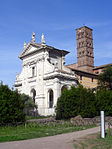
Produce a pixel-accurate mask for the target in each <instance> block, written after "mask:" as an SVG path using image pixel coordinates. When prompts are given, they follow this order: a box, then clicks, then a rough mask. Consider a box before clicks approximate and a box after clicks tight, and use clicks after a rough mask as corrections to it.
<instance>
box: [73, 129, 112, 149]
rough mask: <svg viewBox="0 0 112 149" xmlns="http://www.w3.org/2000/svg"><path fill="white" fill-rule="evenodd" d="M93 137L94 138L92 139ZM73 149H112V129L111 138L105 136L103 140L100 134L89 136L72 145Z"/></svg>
mask: <svg viewBox="0 0 112 149" xmlns="http://www.w3.org/2000/svg"><path fill="white" fill-rule="evenodd" d="M92 136H95V137H92ZM74 148H75V149H87V148H91V149H112V129H111V136H108V134H107V135H106V137H105V139H102V138H101V137H100V134H97V135H96V134H94V135H89V136H88V137H86V138H82V139H81V140H80V141H77V142H76V143H75V144H74Z"/></svg>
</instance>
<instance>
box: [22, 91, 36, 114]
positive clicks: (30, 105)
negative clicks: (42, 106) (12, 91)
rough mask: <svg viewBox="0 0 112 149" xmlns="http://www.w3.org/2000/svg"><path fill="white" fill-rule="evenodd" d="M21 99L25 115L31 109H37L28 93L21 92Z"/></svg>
mask: <svg viewBox="0 0 112 149" xmlns="http://www.w3.org/2000/svg"><path fill="white" fill-rule="evenodd" d="M21 100H22V102H23V104H24V109H23V111H24V113H25V114H26V115H27V114H28V113H29V112H30V111H31V110H32V109H33V110H34V109H36V110H37V108H38V107H37V105H36V104H35V103H34V102H33V100H32V98H31V97H30V96H28V95H25V94H21Z"/></svg>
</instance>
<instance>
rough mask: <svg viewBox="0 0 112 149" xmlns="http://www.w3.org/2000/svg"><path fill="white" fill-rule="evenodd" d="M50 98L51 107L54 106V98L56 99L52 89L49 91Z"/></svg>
mask: <svg viewBox="0 0 112 149" xmlns="http://www.w3.org/2000/svg"><path fill="white" fill-rule="evenodd" d="M48 94H49V95H48V98H49V108H53V100H54V94H53V90H52V89H50V90H49V91H48Z"/></svg>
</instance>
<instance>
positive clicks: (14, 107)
mask: <svg viewBox="0 0 112 149" xmlns="http://www.w3.org/2000/svg"><path fill="white" fill-rule="evenodd" d="M34 108H36V109H37V106H36V105H35V103H34V102H33V100H32V98H31V97H29V96H28V95H25V94H19V93H18V91H17V90H15V91H13V90H11V89H10V88H9V87H8V86H7V85H3V83H2V82H1V83H0V124H1V123H2V124H8V123H11V124H15V123H18V122H24V121H25V114H27V113H28V112H29V111H30V110H31V109H33V110H34Z"/></svg>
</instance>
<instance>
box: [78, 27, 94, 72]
mask: <svg viewBox="0 0 112 149" xmlns="http://www.w3.org/2000/svg"><path fill="white" fill-rule="evenodd" d="M76 32H77V35H76V36H77V64H78V68H79V69H80V70H84V71H87V72H92V69H93V67H94V54H93V35H92V29H91V28H89V27H86V26H83V27H80V28H78V29H76Z"/></svg>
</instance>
